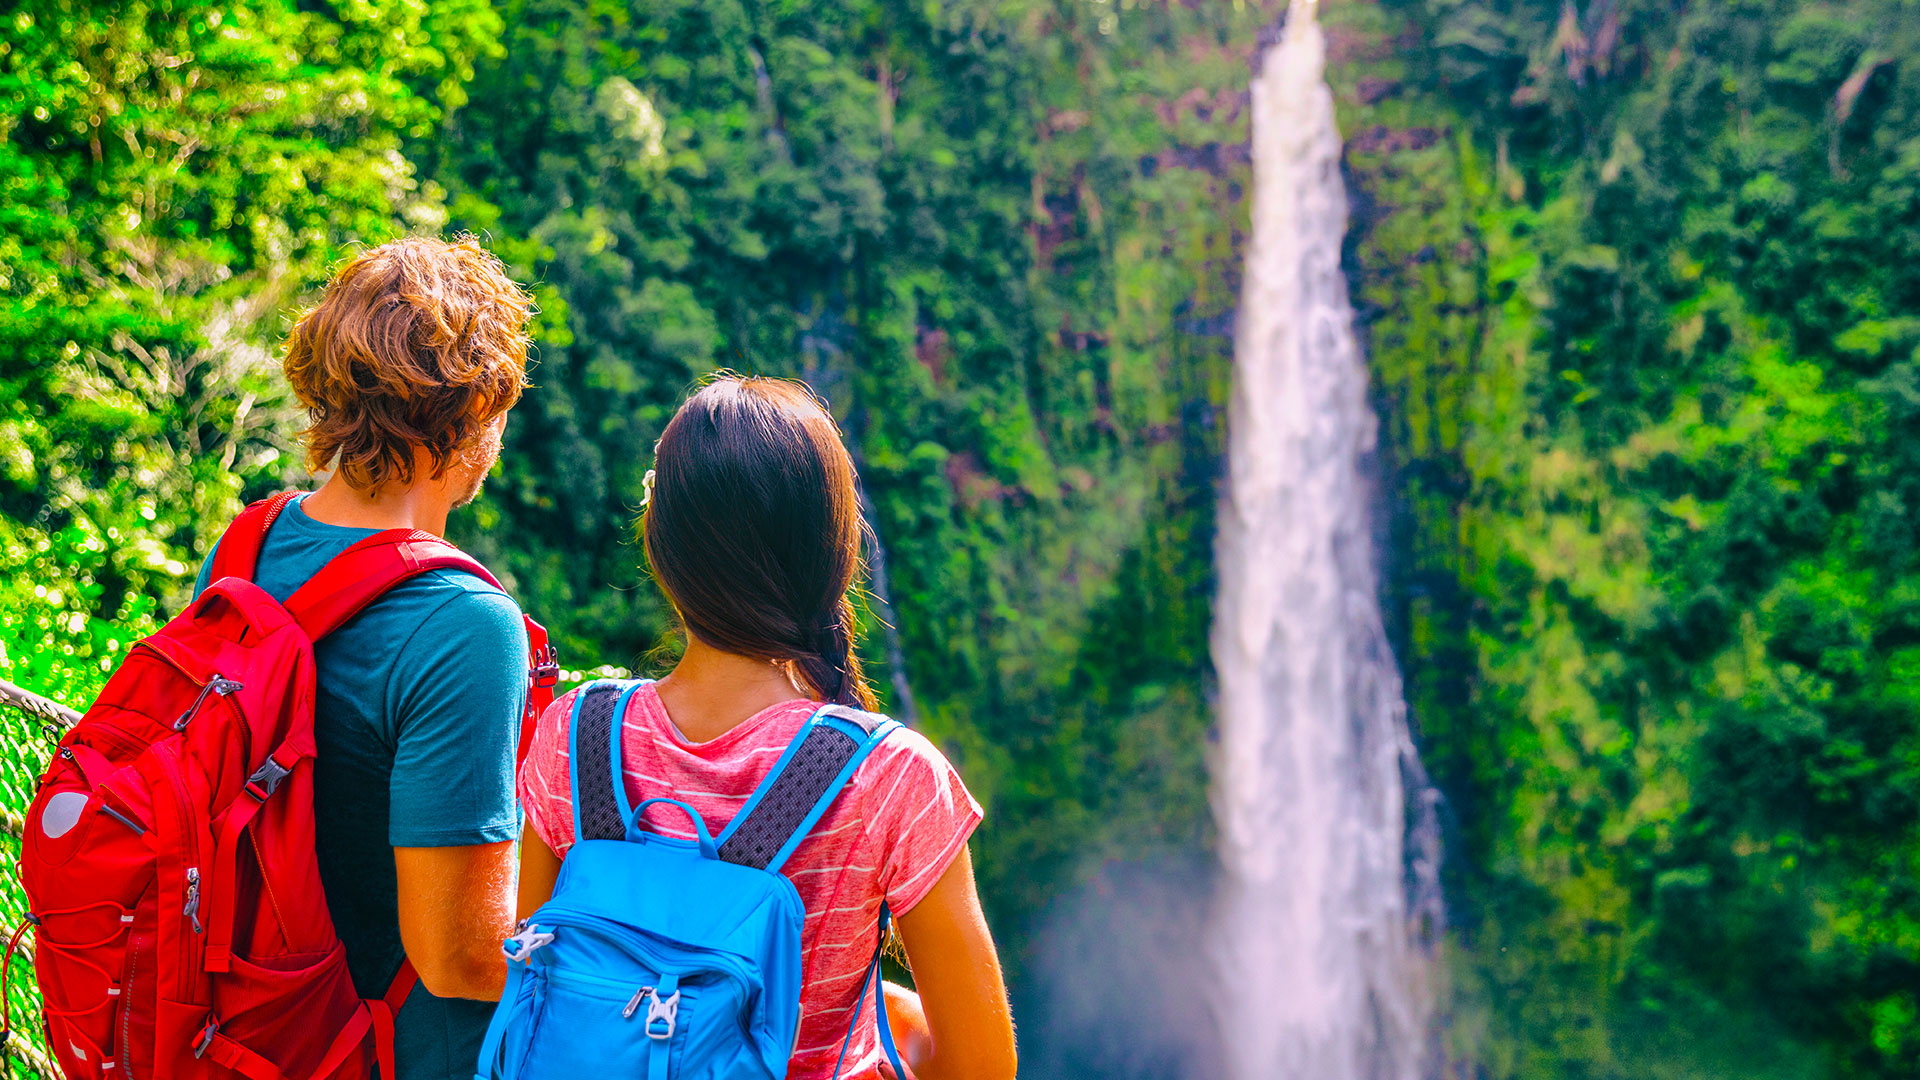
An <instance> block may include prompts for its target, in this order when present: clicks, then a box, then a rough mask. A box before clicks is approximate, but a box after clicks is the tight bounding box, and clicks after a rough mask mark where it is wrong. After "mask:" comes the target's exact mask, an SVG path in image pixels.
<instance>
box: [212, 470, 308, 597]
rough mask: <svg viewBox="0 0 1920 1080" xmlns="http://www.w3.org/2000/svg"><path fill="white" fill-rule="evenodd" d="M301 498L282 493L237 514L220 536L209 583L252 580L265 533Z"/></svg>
mask: <svg viewBox="0 0 1920 1080" xmlns="http://www.w3.org/2000/svg"><path fill="white" fill-rule="evenodd" d="M299 497H300V492H298V491H283V492H281V493H280V494H278V495H275V496H273V497H272V498H269V499H261V500H260V501H259V502H257V503H254V504H253V505H251V506H249V507H247V508H246V509H245V510H242V511H240V516H239V517H236V518H234V519H233V524H231V525H228V526H227V531H226V532H224V533H222V534H220V543H219V544H218V546H216V547H215V548H214V551H213V569H212V571H211V572H210V573H209V574H208V575H207V580H208V581H210V582H211V581H219V580H220V579H221V578H225V577H237V578H245V579H246V580H248V581H252V580H253V571H254V567H255V565H256V564H258V563H259V561H260V545H262V544H264V543H266V540H267V530H268V529H271V528H273V523H274V522H275V521H277V520H279V518H280V512H281V511H282V510H285V509H286V508H287V504H288V503H290V502H292V501H293V500H295V499H297V498H299Z"/></svg>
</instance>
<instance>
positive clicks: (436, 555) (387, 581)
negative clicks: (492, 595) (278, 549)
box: [283, 529, 505, 641]
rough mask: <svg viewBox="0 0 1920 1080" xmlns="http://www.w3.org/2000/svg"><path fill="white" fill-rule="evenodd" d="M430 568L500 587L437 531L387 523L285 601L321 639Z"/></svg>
mask: <svg viewBox="0 0 1920 1080" xmlns="http://www.w3.org/2000/svg"><path fill="white" fill-rule="evenodd" d="M429 570H461V571H464V572H466V573H469V574H472V575H473V576H475V577H477V578H479V579H480V580H482V581H484V582H486V583H487V584H489V585H491V586H493V587H494V588H496V589H498V588H500V582H498V581H496V580H495V579H494V576H493V575H492V574H489V573H487V570H486V568H485V567H483V566H481V565H480V564H479V563H477V562H475V561H473V558H472V557H471V556H469V555H467V554H466V553H465V552H463V551H461V550H460V549H459V548H457V547H454V546H453V545H452V544H450V543H448V542H447V541H445V540H442V539H441V538H439V537H438V536H435V535H433V534H432V533H430V532H421V531H420V530H418V529H387V530H385V531H383V532H377V533H374V534H373V535H372V536H369V537H367V538H366V539H364V540H361V541H360V542H358V543H356V544H354V545H353V546H352V547H349V548H347V549H346V550H345V551H342V552H341V553H340V554H338V555H335V556H334V557H333V558H332V559H331V560H330V561H329V562H328V563H327V565H325V566H323V567H321V568H320V572H319V573H317V574H315V575H313V577H311V578H309V579H308V580H307V583H306V584H304V585H302V586H300V587H299V588H298V589H295V590H294V591H293V595H292V596H289V597H287V602H286V604H285V605H283V606H285V608H286V609H287V614H289V615H292V616H293V618H294V621H296V622H298V623H299V624H300V628H301V629H302V630H305V631H306V632H307V636H308V637H309V638H311V639H313V640H314V641H318V640H320V639H321V638H323V637H326V636H327V635H328V634H331V633H333V632H334V631H335V630H338V629H339V628H340V627H341V626H342V625H344V624H345V623H346V622H347V620H349V619H351V618H353V617H354V616H355V615H358V614H359V613H360V612H361V611H362V610H363V609H364V608H365V607H366V606H367V605H368V604H371V603H373V602H374V601H375V600H377V599H379V598H380V596H381V594H383V593H385V592H386V591H387V590H388V589H391V588H393V587H394V586H395V585H398V584H400V583H401V582H402V581H405V580H407V579H408V578H411V577H416V576H418V575H420V574H424V573H426V572H428V571H429ZM502 591H505V590H502Z"/></svg>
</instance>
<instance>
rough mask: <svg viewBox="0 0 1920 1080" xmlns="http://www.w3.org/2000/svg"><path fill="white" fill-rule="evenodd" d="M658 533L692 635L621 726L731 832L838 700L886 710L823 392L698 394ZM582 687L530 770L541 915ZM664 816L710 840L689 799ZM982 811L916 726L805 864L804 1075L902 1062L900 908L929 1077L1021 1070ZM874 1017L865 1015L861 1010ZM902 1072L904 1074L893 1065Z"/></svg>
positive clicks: (886, 751)
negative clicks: (991, 910)
mask: <svg viewBox="0 0 1920 1080" xmlns="http://www.w3.org/2000/svg"><path fill="white" fill-rule="evenodd" d="M640 529H641V535H642V540H643V542H644V545H645V548H646V554H647V561H648V562H649V563H650V564H651V566H652V569H653V573H654V576H655V578H656V579H657V580H658V581H659V583H660V586H661V588H662V589H663V590H664V591H665V593H666V595H667V598H668V600H669V601H670V602H671V603H672V605H673V608H674V610H675V612H676V613H678V615H679V617H680V621H681V623H682V625H683V627H684V629H685V631H686V652H685V654H684V655H683V656H682V658H681V660H680V662H679V663H678V664H677V665H675V666H674V669H673V671H672V673H671V674H669V675H667V676H666V677H665V678H663V679H661V680H660V681H659V682H658V683H656V684H652V685H649V686H645V687H642V688H641V689H640V690H639V691H637V692H636V693H634V694H633V695H632V697H631V698H630V699H629V705H628V708H627V711H626V713H625V715H624V717H623V718H622V721H621V722H622V723H623V725H624V727H623V728H622V730H623V732H624V736H623V738H622V746H623V752H622V759H623V760H622V763H623V765H624V769H625V776H626V783H627V791H628V796H629V798H630V799H631V800H632V801H633V803H634V804H635V805H638V803H639V801H640V800H642V799H647V798H653V797H657V796H670V797H673V798H677V799H680V800H682V801H685V802H687V803H690V804H692V805H693V807H694V808H695V809H696V810H698V811H699V812H700V815H701V817H702V818H704V819H705V821H706V824H707V827H708V829H709V831H711V832H712V833H715V834H718V833H719V832H720V831H721V830H722V829H723V828H724V827H725V826H726V824H727V822H728V821H729V820H730V819H731V818H732V817H733V815H734V814H735V813H736V812H737V811H738V810H739V809H740V807H741V805H742V804H743V803H744V802H745V801H746V799H747V796H748V795H749V794H750V793H751V792H752V791H753V789H754V787H755V786H756V785H757V784H758V783H759V782H760V780H761V778H762V777H764V776H765V775H766V773H767V771H768V770H769V768H770V767H771V766H772V764H773V762H774V761H775V759H776V758H778V757H779V755H780V752H781V751H782V750H784V749H785V748H786V746H787V744H788V742H789V741H790V740H791V739H792V738H793V736H794V735H795V733H796V732H798V731H799V729H800V726H801V725H802V724H803V723H804V722H805V721H806V720H807V719H808V718H809V717H810V716H811V715H813V713H814V711H815V710H816V709H818V708H819V706H820V704H821V703H822V702H831V703H838V704H843V705H853V706H857V707H860V708H872V707H873V703H874V702H873V692H872V690H871V689H869V688H868V686H867V684H866V681H865V680H864V678H863V677H862V674H861V670H860V661H859V657H858V656H857V655H856V654H855V652H854V650H853V637H854V621H853V605H852V604H851V602H850V601H849V600H848V596H847V594H848V591H849V590H850V589H851V588H852V586H853V581H854V576H855V573H856V571H857V570H858V569H859V567H860V543H861V539H862V531H863V527H862V521H861V518H860V512H859V505H858V496H857V494H856V493H855V489H854V473H853V462H852V460H851V459H850V458H849V457H848V456H847V451H846V448H845V447H844V446H843V445H841V442H840V435H839V431H838V429H837V428H836V427H835V426H834V423H833V419H832V417H831V416H829V415H828V413H827V412H826V410H825V409H824V408H823V407H822V406H821V404H820V402H819V401H818V399H816V398H815V397H814V396H813V395H812V394H811V393H810V392H809V391H807V390H806V389H805V388H804V387H802V386H800V385H799V384H796V383H790V382H785V381H781V380H776V379H762V378H752V379H748V378H739V377H736V376H731V375H729V376H725V377H722V378H719V379H717V380H715V381H714V382H712V383H710V384H708V385H707V386H706V387H704V388H703V389H701V390H700V391H699V392H697V393H695V394H694V395H693V396H692V397H690V398H689V399H688V400H687V402H686V403H685V404H684V405H682V406H681V408H680V411H679V412H678V413H676V414H675V415H674V417H673V420H672V421H671V422H669V423H668V425H667V429H666V431H665V433H664V434H662V435H661V437H660V442H659V445H658V446H657V448H656V460H655V464H654V472H653V474H652V475H651V477H650V492H649V494H648V496H647V498H646V502H645V507H644V510H643V512H642V516H641V522H640ZM572 698H573V695H571V694H569V695H567V697H565V698H563V699H561V700H560V701H557V702H555V703H554V705H553V707H552V708H551V709H549V710H548V711H547V712H546V714H545V715H544V717H543V718H542V720H541V723H540V728H539V731H538V733H537V734H536V736H535V738H534V742H533V746H532V748H531V750H530V752H529V754H528V757H527V761H526V765H525V766H524V767H523V769H522V771H521V774H520V798H521V804H522V805H523V806H524V807H525V808H526V813H527V821H528V824H529V825H530V826H531V827H530V828H529V829H528V831H527V833H526V836H525V839H524V842H523V849H522V855H521V865H520V914H521V916H522V917H523V918H524V917H526V916H527V915H530V914H531V913H532V912H533V911H534V909H535V908H537V907H539V906H540V905H541V904H542V903H543V902H545V901H546V899H547V898H548V897H549V896H550V895H551V894H552V892H553V885H554V879H555V877H556V875H557V874H558V873H559V870H560V860H561V859H562V858H564V857H565V856H566V853H567V849H568V848H569V846H571V844H572V842H573V813H572V806H571V798H572V794H571V790H570V784H569V782H568V768H567V758H566V753H567V745H568V741H567V740H568V733H567V724H568V722H569V717H570V715H571V710H572V705H573V702H572ZM662 811H663V808H662V807H660V806H656V807H653V808H652V809H650V810H649V811H648V812H647V816H646V819H645V820H646V823H647V825H648V827H649V828H650V829H652V830H653V831H656V832H660V833H664V834H666V835H669V836H678V837H683V838H685V837H690V836H692V830H691V828H690V823H689V822H688V821H687V820H686V819H685V817H684V816H681V815H680V814H678V813H676V812H673V811H672V809H671V808H670V807H669V808H664V811H663V812H662ZM980 816H981V814H980V807H979V805H978V804H977V803H975V802H974V801H973V799H972V797H971V796H969V795H968V794H967V791H966V788H965V786H964V785H963V784H962V783H961V781H960V777H959V774H958V773H956V772H955V771H954V769H953V766H952V765H950V764H949V763H948V762H947V760H946V758H945V757H944V756H942V755H941V753H940V751H939V750H937V749H935V748H934V746H933V744H931V743H929V742H928V741H927V740H926V739H925V738H924V737H922V736H921V735H919V734H918V733H917V732H913V731H900V732H896V733H894V734H893V735H892V736H890V737H888V738H886V739H885V740H883V741H882V742H881V743H880V745H879V747H878V748H877V749H876V750H875V751H874V752H873V754H872V756H871V757H869V758H868V759H867V760H866V761H865V762H864V763H862V764H861V766H860V767H859V769H858V770H857V771H856V772H855V773H854V775H853V778H852V780H851V781H850V782H849V783H848V785H847V787H846V788H845V789H844V790H843V791H842V792H841V794H840V795H839V797H838V799H837V800H836V801H835V802H834V804H833V805H832V807H831V808H830V809H829V811H828V812H827V814H826V816H824V817H823V818H821V819H820V820H819V822H818V823H817V824H816V825H815V826H814V828H813V829H812V831H811V832H810V833H809V834H808V837H807V839H806V840H805V841H803V842H802V843H801V844H800V846H799V848H798V849H797V850H796V851H795V852H794V855H793V857H792V858H791V859H790V860H789V861H788V862H787V864H786V866H785V868H784V872H785V873H786V875H787V876H788V877H789V878H790V879H791V880H792V881H793V884H794V886H795V888H796V889H797V890H798V892H799V894H800V898H801V901H802V902H803V904H804V905H805V907H806V912H807V914H806V924H805V930H804V931H803V933H802V949H803V964H804V968H803V973H804V974H803V978H804V986H803V989H802V992H801V1019H800V1032H799V1038H798V1039H797V1040H796V1041H795V1044H794V1053H793V1057H792V1060H791V1062H790V1064H789V1071H788V1076H789V1077H791V1078H793V1080H829V1078H830V1077H832V1076H833V1075H834V1071H835V1066H836V1062H837V1061H838V1060H839V1055H840V1053H841V1046H842V1043H843V1041H845V1040H846V1039H847V1032H848V1024H849V1022H850V1020H851V1018H853V1017H854V1016H855V1015H859V1016H860V1017H862V1018H863V1022H862V1023H861V1024H860V1025H859V1026H857V1027H855V1029H854V1031H853V1034H852V1039H851V1042H850V1043H849V1044H848V1046H847V1050H846V1064H845V1065H844V1066H842V1067H841V1068H840V1075H841V1076H843V1077H872V1076H876V1075H882V1069H883V1065H882V1060H883V1058H882V1053H881V1048H880V1046H879V1039H878V1031H877V1029H876V1027H875V1026H874V1024H873V1023H872V1022H871V1021H866V1020H864V1018H865V1017H870V1016H872V1015H873V1014H874V1008H873V1004H872V1003H871V1002H862V1001H860V1000H859V999H860V990H861V987H862V985H863V976H864V975H865V973H866V969H867V964H868V961H869V960H870V958H871V949H872V943H873V929H874V926H875V924H876V920H877V918H878V915H879V910H880V906H881V904H882V903H883V902H884V903H885V904H886V905H887V906H888V907H889V908H890V909H891V910H892V912H893V914H894V916H895V918H896V919H897V923H896V925H897V926H898V932H899V935H900V941H901V943H902V944H903V945H904V946H905V949H906V954H907V960H908V963H909V965H910V967H911V968H912V971H913V974H914V982H915V984H916V986H917V988H918V993H917V994H916V993H915V992H914V991H910V990H907V989H905V988H903V987H899V986H895V985H893V984H891V983H888V984H884V992H885V993H886V995H887V998H886V1004H887V1008H888V1015H889V1018H890V1020H891V1027H892V1030H893V1032H894V1034H895V1037H896V1041H897V1042H898V1043H899V1045H900V1049H901V1051H902V1053H903V1055H904V1056H905V1058H906V1063H907V1066H908V1068H909V1069H911V1070H912V1071H913V1073H914V1074H915V1076H916V1077H918V1078H919V1080H1010V1078H1011V1077H1012V1076H1013V1074H1014V1045H1013V1021H1012V1017H1011V1015H1010V1013H1009V1011H1008V1008H1007V995H1006V988H1005V986H1004V985H1003V983H1002V981H1001V976H1000V964H999V959H998V957H997V955H996V954H995V952H994V947H993V939H992V938H991V937H990V936H989V935H988V932H987V926H986V920H985V918H984V917H983V916H982V914H981V911H980V900H979V896H978V894H977V892H976V891H975V889H974V883H973V866H972V863H971V861H970V859H969V857H968V854H967V846H966V844H967V838H968V836H969V835H970V834H971V833H972V831H973V829H974V827H975V826H976V825H977V824H979V821H980ZM856 1009H858V1010H859V1012H858V1013H857V1014H856V1011H855V1010H856ZM889 1071H890V1070H889Z"/></svg>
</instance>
